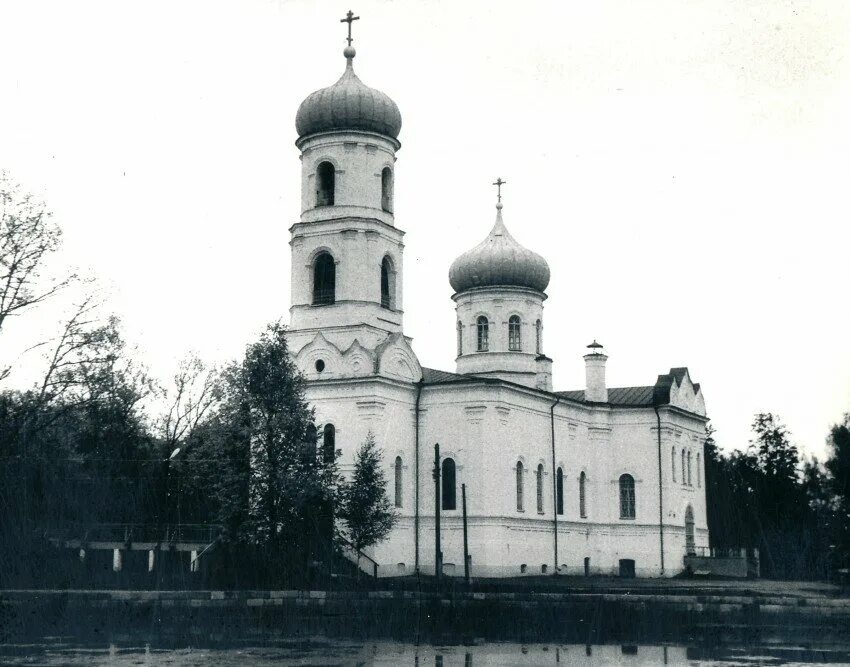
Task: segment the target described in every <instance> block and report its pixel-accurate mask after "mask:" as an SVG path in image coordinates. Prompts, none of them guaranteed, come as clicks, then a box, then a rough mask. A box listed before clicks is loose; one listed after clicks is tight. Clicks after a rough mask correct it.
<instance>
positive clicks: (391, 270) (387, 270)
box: [381, 256, 395, 308]
mask: <svg viewBox="0 0 850 667" xmlns="http://www.w3.org/2000/svg"><path fill="white" fill-rule="evenodd" d="M381 306H382V307H384V308H395V267H393V261H392V260H391V259H390V258H389V256H386V257H384V259H383V260H382V261H381Z"/></svg>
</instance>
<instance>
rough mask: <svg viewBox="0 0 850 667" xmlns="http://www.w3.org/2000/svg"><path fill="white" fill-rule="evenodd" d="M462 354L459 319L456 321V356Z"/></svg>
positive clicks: (461, 325)
mask: <svg viewBox="0 0 850 667" xmlns="http://www.w3.org/2000/svg"><path fill="white" fill-rule="evenodd" d="M462 354H463V324H461V322H460V320H458V323H457V356H461V355H462Z"/></svg>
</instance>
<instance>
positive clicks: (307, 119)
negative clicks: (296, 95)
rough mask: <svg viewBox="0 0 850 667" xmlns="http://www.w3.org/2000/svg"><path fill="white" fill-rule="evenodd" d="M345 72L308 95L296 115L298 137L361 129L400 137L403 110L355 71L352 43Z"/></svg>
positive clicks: (344, 53) (348, 51) (346, 51)
mask: <svg viewBox="0 0 850 667" xmlns="http://www.w3.org/2000/svg"><path fill="white" fill-rule="evenodd" d="M343 55H345V59H346V65H345V72H344V73H343V75H342V76H341V77H340V79H339V81H337V82H336V83H335V84H334V85H332V86H328V87H327V88H322V89H321V90H317V91H315V92H314V93H311V94H310V95H308V96H307V99H305V100H304V101H303V102H302V103H301V106H300V107H298V113H297V114H296V116H295V129H296V130H297V131H298V136H299V137H306V136H307V135H308V134H315V133H316V132H332V131H345V130H361V131H365V132H376V133H378V134H383V135H385V136H388V137H391V138H393V139H398V134H399V132H401V113H400V112H399V110H398V107H397V106H396V103H395V102H393V101H392V100H391V99H390V98H389V96H387V95H385V94H384V93H382V92H381V91H380V90H375V89H374V88H369V86H367V85H366V84H364V83H363V82H362V81H361V80H360V79H359V78H357V75H356V74H355V73H354V64H353V61H354V56H355V55H356V51H355V50H354V47H353V46H347V47H346V48H345V51H343Z"/></svg>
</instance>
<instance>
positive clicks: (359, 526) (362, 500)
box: [339, 431, 397, 557]
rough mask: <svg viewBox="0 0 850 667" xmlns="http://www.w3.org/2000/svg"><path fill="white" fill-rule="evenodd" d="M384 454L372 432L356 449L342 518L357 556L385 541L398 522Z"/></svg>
mask: <svg viewBox="0 0 850 667" xmlns="http://www.w3.org/2000/svg"><path fill="white" fill-rule="evenodd" d="M382 454H383V453H382V451H381V450H380V449H379V448H378V446H377V444H376V443H375V436H374V435H373V434H372V432H371V431H369V433H368V434H367V435H366V440H365V441H364V442H363V443H362V444H361V445H360V447H359V448H358V450H357V454H356V456H355V460H354V474H353V475H352V478H351V480H350V482H348V484H346V487H345V491H344V494H343V502H342V506H341V508H340V512H339V518H340V519H342V523H343V526H344V530H345V533H346V535H347V536H348V539H349V540H350V542H351V544H352V546H353V547H354V549H355V550H356V551H357V555H358V557H359V556H360V554H361V552H362V551H363V549H365V548H367V547H370V546H374V545H375V544H377V543H378V542H380V541H381V540H383V539H384V538H385V537H386V536H387V535H388V534H389V532H390V531H391V530H392V528H393V526H394V525H395V523H396V519H397V516H396V513H395V510H394V509H393V506H392V504H391V502H390V499H389V496H388V495H387V477H386V474H385V473H384V469H383V467H382V466H381V459H382Z"/></svg>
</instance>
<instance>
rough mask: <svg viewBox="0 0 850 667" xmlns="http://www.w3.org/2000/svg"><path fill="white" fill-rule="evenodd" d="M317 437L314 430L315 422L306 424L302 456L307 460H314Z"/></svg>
mask: <svg viewBox="0 0 850 667" xmlns="http://www.w3.org/2000/svg"><path fill="white" fill-rule="evenodd" d="M317 439H318V434H317V432H316V426H315V424H308V426H307V432H306V433H305V435H304V447H303V449H302V452H303V456H304V458H306V459H307V460H308V461H315V460H316V440H317Z"/></svg>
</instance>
